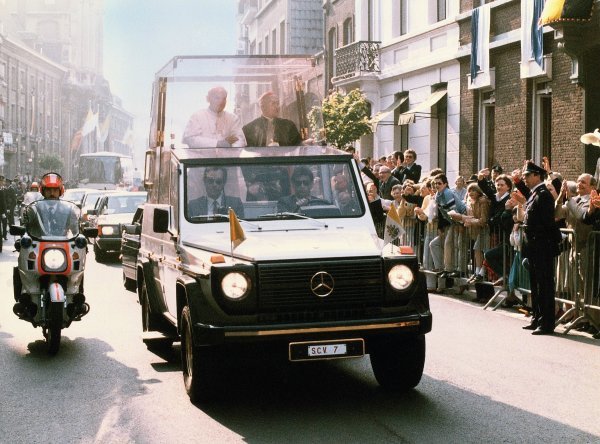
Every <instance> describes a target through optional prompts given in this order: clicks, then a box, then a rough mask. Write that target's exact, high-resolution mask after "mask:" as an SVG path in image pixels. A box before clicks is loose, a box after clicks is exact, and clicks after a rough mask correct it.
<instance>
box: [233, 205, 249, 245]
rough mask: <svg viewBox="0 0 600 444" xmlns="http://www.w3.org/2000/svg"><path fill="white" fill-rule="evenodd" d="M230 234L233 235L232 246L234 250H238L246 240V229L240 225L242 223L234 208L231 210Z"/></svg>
mask: <svg viewBox="0 0 600 444" xmlns="http://www.w3.org/2000/svg"><path fill="white" fill-rule="evenodd" d="M229 233H230V235H231V244H232V245H233V248H236V247H237V246H238V245H239V244H241V243H242V242H244V241H245V240H246V235H245V234H244V229H243V228H242V226H241V225H240V221H239V220H238V218H237V216H236V215H235V211H233V208H229Z"/></svg>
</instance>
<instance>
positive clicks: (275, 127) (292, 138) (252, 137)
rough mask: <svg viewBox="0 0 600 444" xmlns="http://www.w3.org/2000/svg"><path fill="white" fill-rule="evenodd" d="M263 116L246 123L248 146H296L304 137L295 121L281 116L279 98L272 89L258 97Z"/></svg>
mask: <svg viewBox="0 0 600 444" xmlns="http://www.w3.org/2000/svg"><path fill="white" fill-rule="evenodd" d="M258 103H259V106H260V110H261V112H262V116H260V117H258V118H257V119H254V120H253V121H252V122H250V123H248V124H247V125H244V127H243V128H242V129H243V131H244V135H245V136H246V143H247V146H295V145H301V144H302V137H301V136H300V133H299V132H298V128H296V125H295V124H294V122H292V121H291V120H288V119H282V118H281V117H279V98H278V97H277V96H276V95H275V94H274V93H273V92H271V91H269V92H266V93H264V94H263V95H262V96H260V99H258Z"/></svg>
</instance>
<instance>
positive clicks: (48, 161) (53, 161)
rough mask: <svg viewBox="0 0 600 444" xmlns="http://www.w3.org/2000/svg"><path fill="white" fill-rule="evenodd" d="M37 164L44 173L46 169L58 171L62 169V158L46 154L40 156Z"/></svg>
mask: <svg viewBox="0 0 600 444" xmlns="http://www.w3.org/2000/svg"><path fill="white" fill-rule="evenodd" d="M39 166H40V169H41V170H42V171H43V172H44V173H47V172H48V171H54V172H56V173H59V172H60V170H62V167H63V163H62V160H60V157H58V156H55V155H54V154H47V155H45V156H42V157H41V158H40V161H39Z"/></svg>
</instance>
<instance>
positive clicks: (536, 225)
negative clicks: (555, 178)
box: [515, 162, 561, 335]
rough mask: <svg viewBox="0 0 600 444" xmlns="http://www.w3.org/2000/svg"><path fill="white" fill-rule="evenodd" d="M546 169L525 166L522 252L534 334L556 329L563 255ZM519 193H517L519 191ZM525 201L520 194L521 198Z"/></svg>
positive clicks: (530, 164)
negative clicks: (558, 264)
mask: <svg viewBox="0 0 600 444" xmlns="http://www.w3.org/2000/svg"><path fill="white" fill-rule="evenodd" d="M545 176H546V170H544V169H543V168H542V167H540V166H538V165H536V164H534V163H533V162H527V164H526V166H525V168H524V169H523V178H524V182H525V185H527V188H528V189H529V193H528V194H529V195H528V196H527V201H526V202H525V221H524V224H523V226H524V228H525V236H524V238H523V248H522V254H523V257H524V258H525V260H526V261H527V263H528V265H529V278H530V282H531V304H532V309H533V319H532V321H531V324H529V325H526V326H525V327H523V328H524V329H526V330H533V331H532V334H534V335H548V334H552V333H553V332H554V324H555V314H554V306H555V300H554V285H555V282H554V281H555V266H554V258H555V257H556V256H558V255H559V243H560V240H561V234H560V229H559V228H558V226H557V225H556V222H555V221H554V199H553V198H552V195H551V194H550V191H548V189H547V188H546V186H545V185H544V178H545ZM515 193H517V192H515ZM519 199H520V200H522V199H523V198H522V196H519V197H518V198H517V200H519Z"/></svg>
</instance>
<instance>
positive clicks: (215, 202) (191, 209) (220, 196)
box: [188, 166, 244, 218]
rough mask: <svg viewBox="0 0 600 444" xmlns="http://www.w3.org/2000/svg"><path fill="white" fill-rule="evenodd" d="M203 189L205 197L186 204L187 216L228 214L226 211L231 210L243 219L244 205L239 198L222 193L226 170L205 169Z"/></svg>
mask: <svg viewBox="0 0 600 444" xmlns="http://www.w3.org/2000/svg"><path fill="white" fill-rule="evenodd" d="M203 181H204V187H205V188H206V196H201V197H198V198H196V199H192V200H190V201H189V202H188V215H189V216H190V217H194V216H203V215H207V216H212V215H215V214H223V215H227V214H228V209H229V208H233V211H235V214H236V215H237V216H238V217H240V218H243V217H244V205H243V204H242V201H241V199H240V198H239V197H234V196H227V195H226V194H225V193H224V190H225V184H226V183H227V169H225V168H224V167H217V166H212V167H207V168H206V169H205V170H204V179H203Z"/></svg>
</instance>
